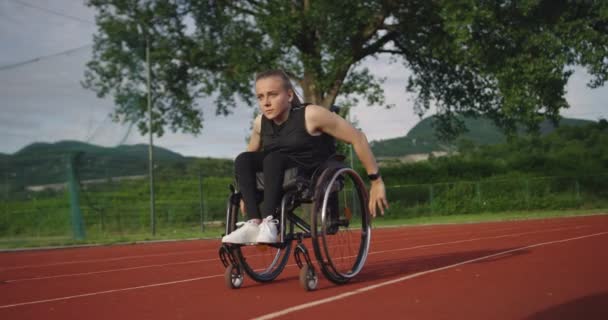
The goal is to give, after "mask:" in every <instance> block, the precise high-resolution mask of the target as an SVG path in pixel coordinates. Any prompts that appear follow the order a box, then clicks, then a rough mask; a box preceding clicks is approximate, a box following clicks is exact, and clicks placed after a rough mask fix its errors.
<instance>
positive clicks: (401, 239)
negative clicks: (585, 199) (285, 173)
mask: <svg viewBox="0 0 608 320" xmlns="http://www.w3.org/2000/svg"><path fill="white" fill-rule="evenodd" d="M510 229H511V230H512V229H519V228H503V229H498V230H492V231H506V230H510ZM461 234H462V233H460V234H458V235H461ZM408 237H410V235H405V236H404V237H397V238H394V237H393V238H392V239H390V240H376V241H375V242H374V243H384V242H394V241H403V240H404V238H405V239H407V238H408ZM415 238H427V237H425V236H422V237H421V236H416V237H415ZM207 251H217V249H214V248H201V249H200V250H188V251H180V252H165V253H158V254H145V255H134V256H124V257H115V258H103V259H84V260H72V261H62V262H54V263H47V264H33V265H22V266H14V267H4V268H3V267H0V272H3V271H10V270H21V269H35V268H44V267H53V266H62V265H71V264H86V263H99V262H112V261H122V260H130V259H139V258H148V257H163V256H174V255H182V254H190V253H204V252H207Z"/></svg>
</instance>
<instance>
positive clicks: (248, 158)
mask: <svg viewBox="0 0 608 320" xmlns="http://www.w3.org/2000/svg"><path fill="white" fill-rule="evenodd" d="M254 157H255V152H252V151H246V152H243V153H241V154H239V155H238V156H237V157H236V158H235V159H234V167H235V168H237V169H238V168H243V167H247V166H250V165H251V163H252V162H253V161H254Z"/></svg>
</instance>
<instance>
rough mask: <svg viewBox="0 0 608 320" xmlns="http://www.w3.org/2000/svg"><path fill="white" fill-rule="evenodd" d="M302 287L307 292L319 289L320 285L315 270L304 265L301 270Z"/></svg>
mask: <svg viewBox="0 0 608 320" xmlns="http://www.w3.org/2000/svg"><path fill="white" fill-rule="evenodd" d="M300 285H301V286H302V288H304V290H306V291H313V290H315V289H317V285H319V277H318V276H317V273H316V272H315V269H314V268H312V267H310V266H309V265H308V264H304V265H303V266H302V269H300Z"/></svg>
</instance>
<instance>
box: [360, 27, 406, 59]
mask: <svg viewBox="0 0 608 320" xmlns="http://www.w3.org/2000/svg"><path fill="white" fill-rule="evenodd" d="M396 36H397V32H395V31H391V32H388V33H387V34H385V35H383V36H382V37H380V39H378V40H376V42H374V43H372V44H370V45H368V46H366V47H363V48H362V49H361V50H360V51H359V52H358V54H357V55H355V61H358V60H361V59H363V58H365V57H366V56H368V55H370V54H374V53H375V52H378V51H379V50H382V47H384V45H385V44H387V43H388V42H389V41H392V40H393V39H395V37H396Z"/></svg>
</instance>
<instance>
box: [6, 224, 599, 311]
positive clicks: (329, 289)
mask: <svg viewBox="0 0 608 320" xmlns="http://www.w3.org/2000/svg"><path fill="white" fill-rule="evenodd" d="M555 220H559V221H555ZM555 220H551V221H550V222H549V223H546V222H542V223H541V222H538V221H536V222H535V223H532V224H531V225H530V223H529V222H523V223H522V222H518V223H507V224H496V225H494V224H484V225H482V226H480V225H460V226H447V227H446V226H442V227H441V228H432V227H423V228H422V229H423V230H422V231H420V230H417V229H416V228H402V229H401V230H391V229H388V230H387V231H386V234H385V233H384V229H383V230H375V234H374V239H377V238H380V239H382V238H384V237H386V239H390V236H392V235H398V234H400V232H396V231H401V234H402V233H404V230H407V231H408V232H407V233H408V234H409V235H417V234H420V235H422V237H421V238H425V236H424V235H425V234H427V235H428V236H427V237H426V239H429V238H436V237H437V236H438V234H439V235H444V236H447V237H449V236H450V233H451V231H454V232H456V231H458V232H459V233H460V234H463V233H468V232H469V231H470V233H471V234H472V235H475V234H480V233H481V234H487V233H488V231H491V230H492V228H490V227H489V226H494V227H495V228H496V229H497V230H500V227H506V226H509V225H510V226H513V227H512V228H514V230H515V229H517V230H521V231H525V230H534V229H535V230H540V229H541V228H547V227H554V228H555V227H560V226H562V227H563V226H565V227H572V226H573V225H574V226H576V225H577V224H579V226H580V225H585V224H589V223H588V221H590V220H589V219H555ZM592 220H593V219H592ZM592 222H593V221H592ZM591 224H594V223H591ZM520 227H521V228H520ZM509 228H511V227H509ZM437 229H439V231H437ZM503 229H504V228H503ZM581 229H585V228H579V229H578V230H576V229H573V230H570V231H567V232H572V233H581ZM463 230H464V232H463ZM517 230H515V231H517ZM446 231H450V232H446ZM541 231H542V230H541ZM587 231H589V230H585V232H587ZM458 232H456V233H458ZM563 232H566V231H563V230H562V231H555V232H554V233H558V234H562V233H563ZM489 233H491V232H489ZM387 234H388V235H387ZM446 234H447V235H446ZM541 234H542V232H540V233H537V235H536V236H537V237H539V238H543V237H546V236H547V235H546V234H545V235H542V236H541ZM376 235H381V236H380V237H376ZM526 239H527V240H526ZM444 240H450V239H444ZM461 240H462V239H461ZM524 240H525V241H524ZM530 240H533V239H532V236H531V235H522V236H519V237H516V238H499V239H494V240H492V242H497V243H503V244H505V245H506V243H505V242H509V243H511V242H512V244H518V243H520V242H522V241H523V242H526V241H530ZM488 241H489V240H488ZM404 242H405V243H406V244H409V241H404ZM389 243H392V244H393V245H395V243H396V244H397V246H395V247H394V246H393V245H391V246H390V247H389V246H388V245H389V244H381V245H378V244H376V243H375V242H374V243H373V244H372V249H373V250H376V249H385V250H388V249H390V248H398V249H399V248H401V249H402V248H404V246H403V244H401V245H399V241H389ZM474 243H477V244H478V245H481V244H482V243H484V241H481V240H479V241H476V242H475V241H470V242H464V243H458V244H454V245H453V246H449V245H448V246H444V247H442V246H435V247H425V248H417V249H412V250H414V251H411V250H401V251H402V252H401V253H393V254H386V253H383V254H382V255H379V254H378V255H375V256H374V255H371V256H370V259H369V263H368V265H366V267H365V268H364V271H363V273H362V274H361V279H356V281H354V282H353V283H352V284H349V285H347V286H340V287H337V286H334V285H333V284H330V283H328V282H327V281H325V280H324V279H323V280H322V281H321V288H320V290H319V291H317V292H314V293H311V294H306V293H303V292H302V291H301V289H300V288H299V286H298V285H297V278H296V277H297V268H295V267H290V268H288V269H286V271H285V272H284V274H283V275H282V276H281V277H280V278H279V280H278V281H276V282H275V283H272V284H267V285H259V284H254V283H253V282H252V281H251V280H250V279H246V281H247V282H246V284H245V287H244V288H242V289H240V290H227V289H225V288H224V286H223V280H222V279H221V277H217V278H207V279H206V280H202V279H201V280H192V281H189V282H183V283H175V284H172V285H166V286H162V287H146V288H142V289H141V290H130V291H120V292H115V293H108V294H104V295H97V296H90V297H83V298H81V299H73V300H65V301H60V302H52V303H47V304H44V303H42V304H40V305H36V306H27V307H20V308H12V310H0V315H2V314H5V313H6V315H7V316H10V315H12V316H14V315H15V314H13V312H16V311H17V310H20V311H24V312H25V313H24V314H30V315H31V316H34V315H35V314H37V313H36V312H41V311H42V312H46V311H48V310H49V309H48V308H49V306H52V308H53V310H54V311H53V312H54V313H53V314H56V315H61V316H62V318H73V316H74V315H73V314H71V313H70V312H69V310H72V309H70V308H76V309H78V308H81V305H83V304H84V305H94V306H98V307H101V308H109V309H110V310H112V312H113V314H114V316H113V317H116V315H118V317H121V316H128V315H129V314H131V317H133V314H136V316H135V317H137V318H140V317H145V315H146V314H148V313H147V312H149V310H154V311H153V312H152V313H151V314H153V315H154V317H153V318H158V319H161V318H163V317H161V315H163V316H164V317H165V318H167V317H168V318H177V317H176V316H174V315H172V314H171V312H175V315H183V316H185V317H195V316H200V315H205V316H211V315H216V316H220V315H230V314H232V315H233V316H235V317H236V318H240V317H247V316H248V315H249V316H250V315H252V314H254V313H256V312H255V311H256V310H258V309H259V308H260V305H262V306H264V308H265V309H264V310H277V308H281V307H285V306H289V305H293V304H294V303H296V302H301V301H302V300H311V299H313V300H314V298H318V297H322V296H326V295H327V296H329V295H335V294H339V293H340V292H341V291H344V290H346V289H347V288H352V287H353V286H355V287H356V286H359V285H365V284H369V283H373V282H378V281H380V280H382V279H386V277H381V276H379V275H378V274H377V272H378V271H379V270H378V269H377V268H376V267H375V264H382V263H384V267H385V271H389V272H388V276H395V275H399V274H403V273H407V272H412V269H411V268H409V269H406V270H402V269H400V268H398V264H393V265H389V266H388V268H386V266H387V265H386V264H388V263H390V262H391V261H393V262H394V261H395V259H396V260H399V259H401V260H404V263H406V264H410V267H412V266H415V263H414V262H415V261H418V262H419V266H418V268H422V269H424V268H428V267H432V266H433V265H434V264H429V263H428V262H427V263H420V261H422V260H420V259H421V258H420V257H421V256H424V254H422V253H427V255H430V256H433V255H435V256H441V255H449V254H450V252H452V253H453V252H458V249H460V250H461V251H462V250H465V249H466V250H468V252H476V251H475V250H473V249H474V248H475V245H474ZM420 244H421V245H424V240H422V241H421V242H420ZM427 244H428V243H427ZM507 247H508V246H507ZM483 249H484V246H483V245H482V248H479V250H478V252H477V253H482V250H483ZM486 249H487V248H486ZM455 250H456V251H455ZM466 250H465V251H466ZM408 251H409V252H408ZM486 251H487V250H486ZM416 257H418V260H416V259H417V258H416ZM433 261H436V260H433ZM216 265H217V266H219V261H218V262H217V264H216ZM191 267H192V266H191ZM197 267H200V266H197ZM194 269H195V268H193V270H194ZM220 269H221V267H220ZM179 270H180V269H179V268H176V270H173V268H167V270H164V271H167V272H168V273H170V274H171V276H170V277H168V280H171V281H179V279H176V278H177V277H176V276H180V277H181V275H182V274H181V273H180V272H185V273H188V272H191V271H189V269H188V268H185V269H184V270H181V271H179ZM174 271H175V272H174ZM195 271H197V273H196V275H197V276H199V277H201V276H213V275H212V274H208V273H206V272H205V273H202V272H200V270H195ZM220 271H221V270H220ZM193 274H194V273H193ZM218 274H219V275H221V272H219V273H216V275H218ZM366 274H367V275H368V277H367V278H366V276H365V275H366ZM91 277H92V276H87V277H84V278H82V279H81V280H84V281H86V282H89V279H90V278H91ZM110 277H112V278H114V277H116V278H120V279H122V280H120V279H119V280H120V284H122V285H124V284H126V283H130V282H129V281H132V280H131V279H129V278H133V277H138V278H139V273H129V272H127V273H126V274H123V273H122V272H119V273H117V274H116V275H112V276H110ZM110 277H108V276H106V277H105V278H104V277H100V278H101V280H100V281H103V280H104V279H107V278H110ZM147 277H148V276H144V278H145V279H140V280H145V281H141V283H143V284H144V285H145V283H147V284H148V285H149V284H152V283H158V281H156V282H154V281H155V280H157V278H158V277H155V276H154V274H152V279H153V280H151V279H150V278H147ZM161 278H162V277H161ZM93 282H95V281H93ZM135 282H137V283H140V281H139V280H137V281H135ZM41 284H42V282H39V283H38V288H40V287H42V288H45V290H44V291H45V292H47V294H48V292H50V291H49V290H48V289H47V288H49V287H48V286H47V285H44V284H42V285H41ZM116 284H118V283H116ZM73 285H77V284H73ZM71 286H72V285H68V284H66V287H71ZM100 286H102V284H95V286H93V288H95V289H98V288H101V287H100ZM5 288H6V287H5V285H1V286H0V292H4V289H5ZM114 289H116V288H114ZM61 290H63V289H61ZM26 291H30V290H26ZM98 291H99V290H98ZM13 292H15V291H13ZM30 292H31V291H30ZM188 293H191V294H192V295H194V296H195V297H196V299H194V298H192V297H191V295H188ZM138 297H139V298H143V301H139V302H138V299H139V298H138ZM169 297H170V298H169ZM179 297H181V298H179ZM163 299H167V301H165V302H167V303H168V302H171V303H169V304H168V305H167V304H166V303H160V302H159V301H164V300H163ZM193 299H194V300H193ZM218 299H219V301H218ZM243 299H249V300H250V301H251V302H253V303H251V302H250V301H248V302H247V303H245V305H244V306H243V308H239V309H240V310H234V307H233V305H234V303H235V300H236V301H241V300H243ZM258 300H263V303H261V302H259V301H258ZM0 301H1V302H4V298H2V297H0ZM146 301H152V302H153V305H152V306H151V305H148V304H147V303H146ZM256 301H258V302H257V303H256ZM268 301H269V302H268ZM266 302H268V303H266ZM142 303H143V304H144V305H142ZM190 303H192V304H190ZM227 303H229V304H227ZM2 304H4V303H2ZM265 304H266V305H265ZM231 306H232V307H231ZM66 308H67V309H66ZM256 308H257V309H256ZM9 309H11V308H9ZM165 309H167V310H165ZM36 310H38V311H36ZM60 310H64V311H60ZM176 310H177V311H176ZM179 310H181V312H178V311H179ZM108 312H110V311H108ZM258 314H259V313H258ZM38 315H40V313H38ZM102 315H108V314H107V313H105V312H101V313H99V314H95V315H92V317H93V318H100V319H101V318H103V317H101V316H102ZM3 318H4V316H3ZM11 318H12V317H11ZM22 318H23V317H22ZM17 319H19V317H18V318H17Z"/></svg>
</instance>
